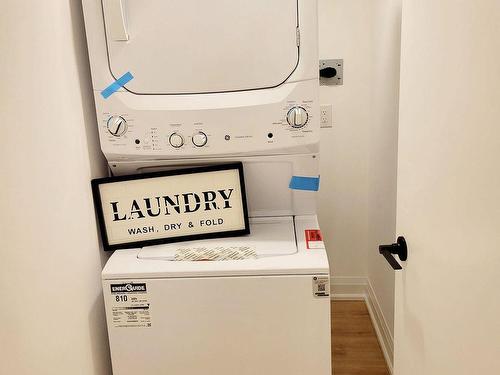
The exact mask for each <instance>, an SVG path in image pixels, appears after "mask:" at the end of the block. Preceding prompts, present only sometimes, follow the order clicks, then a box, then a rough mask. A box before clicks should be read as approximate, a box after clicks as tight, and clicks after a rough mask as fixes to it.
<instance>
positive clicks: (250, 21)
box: [82, 0, 331, 375]
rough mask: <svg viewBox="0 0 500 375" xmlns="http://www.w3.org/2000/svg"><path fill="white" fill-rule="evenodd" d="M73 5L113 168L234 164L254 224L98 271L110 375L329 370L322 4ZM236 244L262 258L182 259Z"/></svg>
mask: <svg viewBox="0 0 500 375" xmlns="http://www.w3.org/2000/svg"><path fill="white" fill-rule="evenodd" d="M82 2H83V6H84V15H85V24H86V32H87V41H88V48H89V56H90V63H91V70H92V80H93V86H94V94H95V103H96V113H97V121H98V123H97V126H98V129H99V137H100V142H101V149H102V151H103V153H104V155H105V156H106V158H107V160H108V163H109V166H110V171H111V173H112V174H115V175H124V174H137V173H144V172H153V171H159V170H169V169H178V168H183V167H193V166H204V165H211V164H219V163H225V162H233V161H241V162H243V166H244V174H245V185H246V190H247V199H248V209H249V216H250V231H251V234H250V235H249V236H246V237H237V238H226V239H218V240H206V241H198V242H183V243H177V244H169V245H161V246H153V247H147V248H142V249H134V250H120V251H116V252H115V253H114V254H113V255H112V256H111V258H110V259H109V261H108V263H107V264H106V266H105V268H104V270H103V273H102V277H103V293H104V299H105V304H106V317H107V323H108V333H109V339H110V349H111V358H112V363H113V373H114V374H115V375H131V374H137V373H142V374H147V375H160V374H162V375H163V374H172V375H181V374H182V375H191V374H199V373H206V374H214V375H215V374H216V375H229V374H231V375H233V374H235V373H239V374H252V375H254V374H273V375H280V374H281V375H285V374H286V375H299V374H300V375H303V374H309V373H311V374H313V373H314V374H318V375H329V374H331V355H330V353H331V349H330V300H329V264H328V259H327V256H326V251H325V248H324V244H323V242H322V238H321V235H320V232H319V227H318V223H317V219H316V190H317V188H318V182H319V170H318V151H319V139H320V137H319V130H320V129H319V102H318V91H319V80H318V52H317V48H318V46H317V43H318V41H317V1H316V0H273V1H269V0H253V1H246V0H214V1H203V0H183V1H174V0H141V1H136V0H82ZM124 76H128V80H127V81H126V82H124V81H122V80H121V77H124ZM131 77H133V78H131ZM116 81H117V82H116ZM108 87H111V89H112V90H111V91H112V92H111V94H109V93H110V91H109V89H108V90H107V93H108V94H109V95H103V90H106V89H107V88H108ZM304 181H305V183H304ZM235 246H237V247H248V248H252V249H253V250H255V253H256V254H257V257H256V258H254V259H245V260H224V261H205V262H199V261H189V260H179V259H176V256H175V254H178V253H179V249H188V250H189V249H190V248H199V247H204V248H214V249H216V248H217V249H224V248H225V247H235Z"/></svg>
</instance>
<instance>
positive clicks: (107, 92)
mask: <svg viewBox="0 0 500 375" xmlns="http://www.w3.org/2000/svg"><path fill="white" fill-rule="evenodd" d="M133 78H134V76H133V75H132V73H130V72H127V73H125V74H124V75H122V76H121V77H120V78H118V79H117V80H116V81H114V82H113V83H112V84H111V85H109V86H108V87H106V88H105V89H104V90H102V91H101V95H102V97H103V98H104V99H107V98H109V97H110V96H111V95H113V94H114V93H115V92H117V91H118V90H120V88H121V87H123V86H125V85H126V84H127V83H129V82H130V81H131V80H132V79H133Z"/></svg>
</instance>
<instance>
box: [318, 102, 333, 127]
mask: <svg viewBox="0 0 500 375" xmlns="http://www.w3.org/2000/svg"><path fill="white" fill-rule="evenodd" d="M320 126H321V128H333V106H332V105H331V104H327V105H322V106H321V108H320Z"/></svg>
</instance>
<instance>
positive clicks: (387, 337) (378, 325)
mask: <svg viewBox="0 0 500 375" xmlns="http://www.w3.org/2000/svg"><path fill="white" fill-rule="evenodd" d="M366 306H367V307H368V312H369V313H370V317H371V319H372V323H373V327H374V328H375V332H376V334H377V338H378V341H379V343H380V347H381V348H382V353H384V357H385V361H386V362H387V367H388V368H389V372H390V373H391V374H392V369H393V357H394V338H393V337H392V335H391V331H390V330H389V325H388V324H387V321H386V320H385V318H384V314H383V313H382V309H381V308H380V304H379V302H378V299H377V295H376V294H375V291H374V290H373V287H372V284H371V283H370V281H369V280H368V282H367V285H366Z"/></svg>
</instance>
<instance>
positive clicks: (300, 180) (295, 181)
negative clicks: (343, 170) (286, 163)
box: [288, 176, 319, 191]
mask: <svg viewBox="0 0 500 375" xmlns="http://www.w3.org/2000/svg"><path fill="white" fill-rule="evenodd" d="M288 187H289V188H290V189H293V190H307V191H318V190H319V177H302V176H292V179H291V180H290V185H288Z"/></svg>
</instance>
